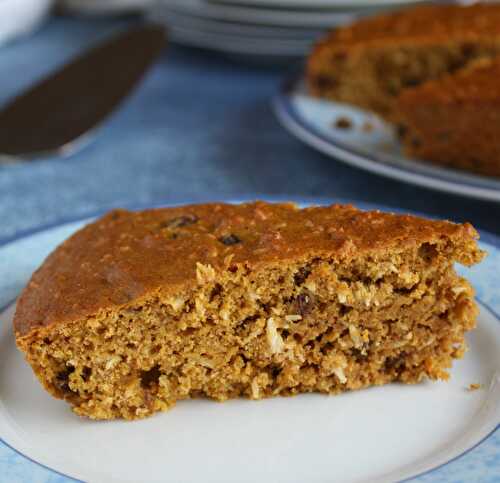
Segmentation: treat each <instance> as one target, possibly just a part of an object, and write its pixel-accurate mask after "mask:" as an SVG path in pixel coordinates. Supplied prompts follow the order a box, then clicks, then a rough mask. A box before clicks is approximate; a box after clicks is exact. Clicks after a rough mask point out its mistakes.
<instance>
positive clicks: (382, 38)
mask: <svg viewBox="0 0 500 483" xmlns="http://www.w3.org/2000/svg"><path fill="white" fill-rule="evenodd" d="M499 53H500V5H499V4H494V3H488V4H486V3H485V4H481V3H478V4H473V5H469V6H463V5H450V4H449V5H443V4H441V5H440V4H435V5H424V6H417V7H411V8H408V9H403V10H401V11H398V12H395V13H390V14H383V15H377V16H374V17H370V18H367V19H362V20H360V21H357V22H355V23H354V24H352V25H349V26H346V27H341V28H338V29H336V30H334V31H333V32H332V33H331V34H329V35H328V36H326V37H325V38H324V39H322V40H321V41H320V42H319V43H318V44H317V45H316V47H315V48H314V50H313V52H312V53H311V55H310V56H309V59H308V66H307V80H308V85H309V89H310V91H311V92H312V93H313V94H314V95H318V96H321V97H326V98H329V99H332V100H336V101H339V102H345V103H349V104H354V105H357V106H359V107H362V108H364V109H369V110H373V111H375V112H377V113H379V114H380V115H382V116H384V117H386V118H387V119H389V120H392V119H393V115H394V108H395V102H396V99H397V97H398V95H399V94H400V93H401V92H402V91H403V90H405V89H407V88H411V87H415V86H417V85H420V84H422V83H423V82H426V81H428V80H432V79H438V78H440V77H441V76H443V75H445V74H449V73H453V72H455V71H457V70H459V69H461V68H463V67H465V66H467V65H468V64H469V63H470V62H474V61H477V60H478V59H488V58H494V57H496V56H498V55H499ZM493 83H494V82H492V84H493Z"/></svg>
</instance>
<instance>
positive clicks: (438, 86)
mask: <svg viewBox="0 0 500 483" xmlns="http://www.w3.org/2000/svg"><path fill="white" fill-rule="evenodd" d="M396 114H397V119H398V122H399V124H400V127H399V129H398V132H399V134H400V136H401V140H402V142H403V144H404V147H405V150H406V153H407V154H408V155H409V156H414V157H416V158H419V159H422V160H427V161H431V162H433V163H437V164H441V165H444V166H447V167H453V168H460V169H465V170H468V171H473V172H476V173H479V174H483V175H490V176H500V58H497V59H495V60H491V59H483V60H481V61H477V62H476V63H474V64H473V65H470V66H469V67H466V68H464V69H462V70H461V71H458V72H457V73H455V74H450V75H447V76H444V77H442V78H440V79H438V80H433V81H428V82H426V83H424V84H422V85H421V86H418V87H415V88H413V89H406V90H404V91H403V92H402V93H401V94H400V96H399V98H398V100H397V105H396Z"/></svg>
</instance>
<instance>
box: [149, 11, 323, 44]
mask: <svg viewBox="0 0 500 483" xmlns="http://www.w3.org/2000/svg"><path fill="white" fill-rule="evenodd" d="M156 18H157V19H158V18H161V20H162V21H165V23H166V24H167V25H168V26H177V27H185V28H190V29H193V30H197V31H199V32H206V33H214V34H226V35H234V36H236V37H238V38H239V37H251V38H253V39H255V40H266V39H271V40H301V41H307V42H311V41H313V40H315V39H316V38H317V37H318V36H319V35H321V34H322V32H321V31H320V30H318V29H313V30H311V29H303V28H300V29H299V28H289V27H280V26H277V27H275V26H267V25H253V24H248V23H243V24H241V23H237V22H226V21H224V20H215V19H211V18H202V17H196V16H193V15H189V14H184V13H180V12H178V11H176V10H174V9H170V8H167V7H165V8H164V9H163V10H162V11H161V12H157V14H156Z"/></svg>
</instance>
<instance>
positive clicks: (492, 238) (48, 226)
mask: <svg viewBox="0 0 500 483" xmlns="http://www.w3.org/2000/svg"><path fill="white" fill-rule="evenodd" d="M257 199H262V200H264V201H268V202H271V203H279V202H286V201H288V202H290V201H292V202H295V203H297V204H318V205H323V204H332V203H355V204H356V205H357V206H359V207H360V208H361V209H376V210H379V209H381V210H385V211H390V212H394V213H398V212H399V213H402V212H404V213H409V214H415V215H420V216H427V217H428V218H431V219H432V218H435V217H433V216H429V215H425V214H422V213H419V212H415V211H412V210H404V209H397V208H395V207H391V206H386V205H384V204H380V203H372V202H366V201H357V200H350V199H345V198H334V197H314V196H293V195H291V196H289V197H286V196H281V195H266V194H263V193H255V194H253V195H251V194H247V195H245V196H243V197H221V198H213V199H212V198H211V199H209V200H184V201H175V202H174V201H164V202H151V203H124V204H122V205H121V206H122V207H123V208H125V209H129V210H132V211H136V210H143V209H156V208H162V207H173V206H179V205H184V204H191V203H210V202H225V203H245V202H250V201H255V200H257ZM113 208H116V205H108V206H103V207H101V208H99V209H97V210H91V211H89V212H87V213H83V214H81V215H78V216H75V217H60V218H59V219H58V220H55V221H53V222H50V223H42V224H39V225H34V226H33V227H31V228H28V229H25V230H19V231H17V232H16V233H14V234H13V235H11V236H8V237H4V238H2V239H0V250H2V249H3V248H5V247H6V246H8V245H11V244H14V243H16V242H18V241H21V240H24V239H28V238H31V237H33V236H37V235H39V234H42V233H47V232H50V231H51V230H54V229H57V228H62V227H64V226H65V225H70V224H73V223H78V222H83V221H86V220H91V219H93V218H95V217H97V216H101V215H102V214H103V213H105V212H106V211H109V210H110V209H113ZM478 232H479V233H480V236H481V239H482V241H483V242H485V243H487V244H490V245H492V246H493V247H494V248H496V249H498V250H500V237H499V236H497V235H495V234H493V233H490V232H488V231H486V230H478ZM17 298H18V296H16V297H15V298H14V299H13V300H9V301H7V303H5V304H3V305H2V306H1V307H0V314H3V313H5V311H7V310H8V309H10V308H11V306H13V305H14V304H15V303H16V301H17ZM477 301H478V303H479V304H481V305H483V306H484V307H485V308H486V309H487V310H488V311H489V312H490V314H491V315H493V316H494V317H495V318H496V320H497V321H498V322H500V313H497V311H496V310H495V309H493V308H492V307H491V306H490V305H489V304H488V303H486V302H484V301H482V300H480V299H477ZM499 429H500V421H499V422H498V423H497V425H496V426H495V427H494V428H493V429H492V430H491V431H490V432H489V433H488V434H486V435H485V436H483V437H482V438H481V439H480V440H479V441H478V442H476V443H475V444H474V445H473V446H471V447H470V448H467V449H466V450H464V451H463V452H461V453H460V454H458V455H456V456H454V457H453V458H451V459H450V460H448V461H445V462H443V463H441V464H439V465H438V466H436V467H433V468H429V469H428V470H425V471H423V472H421V473H418V474H416V475H413V476H410V477H408V478H405V479H403V480H398V483H405V482H408V481H412V480H415V479H416V478H420V477H422V476H425V475H428V474H430V473H432V472H434V471H437V470H439V469H441V468H444V467H445V466H447V465H449V464H452V463H454V462H455V461H457V460H459V459H460V458H462V457H463V456H465V455H467V454H468V453H470V452H471V451H473V450H474V449H475V448H477V447H478V446H480V445H481V444H482V443H484V442H485V441H487V440H488V439H489V438H491V437H492V436H493V435H494V434H495V433H496V432H497V431H498V430H499ZM0 444H3V445H5V446H7V447H8V448H10V449H11V450H12V451H14V453H16V454H17V455H19V456H21V457H22V458H24V459H26V460H28V461H29V462H30V463H33V464H35V465H37V466H39V467H41V468H44V469H45V470H48V471H50V472H52V473H54V474H57V475H59V476H62V477H64V478H67V479H68V480H69V481H74V482H77V483H85V482H84V480H80V479H78V478H76V477H73V476H70V475H68V474H66V473H63V472H61V471H58V470H56V469H54V468H51V467H50V466H48V465H46V464H44V463H41V462H39V461H37V460H35V459H34V458H32V457H30V456H28V455H27V454H25V453H24V452H22V451H21V450H18V449H17V448H15V447H13V446H12V445H10V444H9V443H8V442H7V441H5V440H4V439H3V437H2V436H1V435H0Z"/></svg>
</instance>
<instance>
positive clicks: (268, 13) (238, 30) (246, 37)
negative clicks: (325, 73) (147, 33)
mask: <svg viewBox="0 0 500 483" xmlns="http://www.w3.org/2000/svg"><path fill="white" fill-rule="evenodd" d="M421 1H422V0H420V1H418V0H157V1H156V2H155V3H154V5H153V7H152V9H151V11H150V12H149V16H150V17H151V18H153V19H155V20H157V21H161V22H163V23H165V24H166V25H167V26H168V28H169V32H170V39H171V40H172V41H174V42H177V43H181V44H184V45H191V46H195V47H202V48H206V49H212V50H218V51H222V52H226V53H233V54H247V55H248V54H250V55H258V56H259V55H261V56H266V57H269V56H285V57H291V56H302V55H304V54H306V53H307V52H308V51H309V49H310V47H311V44H312V43H313V42H314V41H315V40H316V39H317V38H318V36H320V35H321V34H323V33H324V32H325V31H326V30H328V29H331V28H334V27H337V26H339V25H344V24H346V23H349V22H352V21H354V20H356V19H357V18H360V17H362V16H365V15H370V14H373V13H376V12H380V11H382V10H385V9H391V8H400V7H403V6H409V5H410V4H415V3H421Z"/></svg>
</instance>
